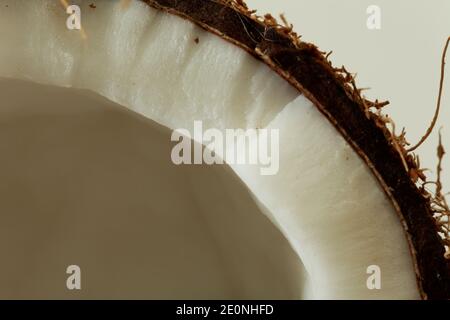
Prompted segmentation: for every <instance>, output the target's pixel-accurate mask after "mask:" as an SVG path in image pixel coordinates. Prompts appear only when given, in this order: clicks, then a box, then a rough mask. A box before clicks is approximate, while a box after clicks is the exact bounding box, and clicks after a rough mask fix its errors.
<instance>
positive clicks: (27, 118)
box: [0, 0, 450, 299]
mask: <svg viewBox="0 0 450 320" xmlns="http://www.w3.org/2000/svg"><path fill="white" fill-rule="evenodd" d="M73 4H77V5H79V6H80V8H81V12H82V30H80V31H73V30H69V29H67V28H66V20H67V17H68V15H67V14H66V10H65V8H64V6H62V5H61V2H60V1H52V0H39V1H25V0H14V1H12V0H10V1H8V0H1V1H0V7H1V9H0V42H1V43H2V47H1V49H0V77H2V80H1V81H0V97H1V99H2V101H3V103H2V105H3V106H2V109H1V110H0V112H1V120H0V121H1V125H0V130H1V132H2V133H3V134H2V135H1V136H2V140H0V141H1V143H0V147H1V148H2V151H1V153H2V159H1V160H0V175H1V180H2V181H6V183H4V184H3V186H2V188H0V197H1V198H2V199H4V200H2V201H1V204H0V208H1V209H0V212H1V214H0V219H1V223H0V225H1V228H2V232H1V234H2V237H3V239H4V240H3V241H1V242H0V243H2V245H1V246H2V249H1V251H2V252H3V258H4V260H5V263H2V265H1V267H0V268H2V272H1V273H0V277H1V278H2V280H1V281H2V286H0V296H2V297H7V298H10V297H41V298H42V297H44V298H45V297H64V298H66V297H72V296H76V297H84V298H110V297H113V298H130V297H140V298H224V299H227V298H247V299H251V298H295V299H302V298H304V299H374V298H377V299H418V298H431V299H444V298H445V299H447V298H449V297H450V266H449V262H448V261H447V260H445V259H444V252H445V249H444V245H443V242H442V240H441V238H440V237H439V235H438V228H437V226H436V223H435V220H434V218H433V210H432V207H431V204H430V198H429V196H428V195H427V194H425V193H424V191H423V190H421V189H420V188H418V187H417V186H416V184H415V182H414V181H413V179H412V178H411V172H412V171H413V170H417V169H418V168H417V167H416V166H415V163H414V161H413V159H412V158H411V157H407V156H405V155H407V154H405V153H404V152H403V151H404V150H403V149H402V148H399V146H398V144H397V143H396V140H394V139H392V134H391V133H390V132H389V131H388V130H387V128H386V124H385V122H384V121H383V118H382V117H381V116H380V115H378V114H377V113H375V112H373V110H372V109H375V108H377V107H380V104H378V103H372V104H371V103H369V102H367V101H366V100H364V99H363V98H361V96H360V95H359V94H358V91H357V90H356V88H352V87H351V86H350V85H349V83H351V81H352V79H351V78H349V74H347V73H346V72H345V70H336V69H334V68H333V67H332V66H331V64H330V63H329V62H328V60H327V58H326V57H325V56H324V54H323V53H321V52H320V51H319V50H318V49H317V48H316V47H315V46H314V45H311V44H308V43H304V42H301V41H299V40H298V38H297V37H296V34H295V33H293V32H292V30H291V29H290V28H287V27H282V26H280V25H278V24H277V23H276V22H275V21H274V20H273V18H271V17H270V16H266V18H265V19H262V18H258V17H257V16H255V15H254V14H253V13H252V12H250V11H249V10H248V9H247V8H246V6H245V5H244V4H243V3H242V2H241V1H221V0H215V1H212V0H146V1H106V0H105V1H73ZM91 4H92V5H91ZM119 105H120V106H123V107H126V108H127V109H129V110H131V111H133V113H131V112H129V111H125V110H126V109H125V108H121V107H119ZM136 113H137V114H139V115H141V116H143V117H141V116H137V115H136ZM144 118H146V119H144ZM150 120H151V121H150ZM198 120H201V121H202V123H203V126H204V128H205V129H207V128H216V129H219V130H225V129H227V128H242V129H249V128H258V129H263V128H267V129H277V130H279V146H280V150H279V151H280V154H279V156H280V157H279V171H278V173H277V174H275V175H267V176H264V175H261V174H260V169H261V166H258V165H243V164H233V163H230V164H228V165H223V166H206V165H205V166H176V165H175V164H173V163H172V162H171V160H170V149H171V147H172V146H173V144H172V142H171V141H170V132H171V130H174V129H179V128H186V129H189V130H191V131H193V126H194V122H195V121H198ZM250 147H251V144H247V145H246V147H245V148H246V149H244V150H239V151H240V152H243V153H245V152H248V151H249V150H248V148H250ZM400 147H401V146H400ZM405 164H406V166H405ZM70 264H79V265H80V267H81V268H82V270H83V274H85V278H83V279H84V280H83V281H84V282H83V283H85V286H83V289H82V290H80V291H79V292H77V293H76V294H74V293H73V292H70V291H67V289H66V288H65V278H66V276H67V275H66V274H65V273H64V271H65V267H66V266H67V265H70ZM30 265H31V266H33V269H34V271H35V272H33V270H32V271H31V272H30V273H29V274H28V275H27V276H24V275H23V273H24V272H25V271H24V270H25V269H26V270H28V268H29V266H30ZM373 266H377V267H379V269H380V270H381V288H376V289H373V288H370V286H368V283H367V282H368V278H369V277H370V273H368V270H371V267H373ZM27 273H28V271H27ZM111 279H114V280H111Z"/></svg>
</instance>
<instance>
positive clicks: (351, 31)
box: [247, 0, 450, 191]
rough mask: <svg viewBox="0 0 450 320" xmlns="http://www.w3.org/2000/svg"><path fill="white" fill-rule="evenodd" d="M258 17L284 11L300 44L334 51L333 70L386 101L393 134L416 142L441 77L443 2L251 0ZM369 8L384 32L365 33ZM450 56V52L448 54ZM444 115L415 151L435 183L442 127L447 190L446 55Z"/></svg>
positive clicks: (447, 29) (449, 116) (448, 27)
mask: <svg viewBox="0 0 450 320" xmlns="http://www.w3.org/2000/svg"><path fill="white" fill-rule="evenodd" d="M247 3H248V4H249V6H250V7H251V8H252V9H253V8H254V9H258V12H259V13H261V14H262V13H266V12H271V13H272V14H274V15H275V14H279V13H284V14H285V15H286V17H287V19H288V20H289V21H290V22H291V23H293V24H294V27H295V30H296V31H297V32H298V33H299V34H301V35H302V39H303V40H305V41H308V42H313V43H315V44H316V45H318V46H319V47H320V48H321V49H322V50H323V51H327V52H328V51H330V50H333V54H332V56H331V60H332V61H333V64H334V65H335V66H341V65H345V66H346V67H347V69H348V70H349V71H351V72H356V73H357V74H358V76H357V83H358V85H359V87H361V88H366V87H370V88H371V89H370V90H369V91H366V92H365V95H366V96H367V97H369V98H380V99H381V100H389V101H390V102H391V105H390V106H389V107H387V108H386V109H385V112H386V113H387V114H389V115H390V116H391V117H392V118H393V119H394V120H395V122H396V125H397V127H398V130H399V131H400V130H401V128H402V127H406V129H407V138H408V140H409V141H410V142H412V143H413V144H415V143H416V142H417V141H418V140H419V139H420V138H421V137H422V136H423V135H424V133H425V132H426V130H427V128H428V125H429V123H430V122H431V119H432V117H433V114H434V110H435V106H436V100H437V92H438V83H439V77H440V63H441V55H442V50H443V46H444V43H445V40H446V38H447V37H448V36H450V1H448V0H431V1H419V0H395V1H392V0H377V1H374V0H371V1H367V0H340V1H336V0H314V1H309V0H276V1H275V0H270V1H263V0H248V1H247ZM370 5H378V6H379V7H380V8H381V29H380V30H369V29H368V28H367V27H366V21H367V18H368V14H367V13H366V9H367V7H368V6H370ZM449 54H450V52H449ZM447 61H448V64H447V75H446V76H447V79H448V81H446V83H445V88H444V89H445V90H444V95H443V100H442V106H441V108H442V113H441V116H440V119H439V122H438V124H437V127H436V129H435V131H434V132H433V135H432V136H431V137H430V138H429V139H428V140H427V141H426V143H424V144H423V145H422V146H421V147H420V149H418V153H419V155H420V159H421V163H422V166H423V167H426V168H431V169H432V171H433V172H432V173H431V172H429V173H428V176H429V177H430V178H434V177H435V167H436V164H437V158H436V146H437V141H438V135H437V131H438V130H437V129H438V128H439V127H441V126H442V127H443V129H442V134H443V139H444V145H445V146H446V149H447V150H448V154H447V156H446V158H445V159H444V164H443V165H444V171H443V182H444V186H445V190H446V191H450V66H449V64H450V56H448V57H447Z"/></svg>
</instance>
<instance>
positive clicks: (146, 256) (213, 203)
mask: <svg viewBox="0 0 450 320" xmlns="http://www.w3.org/2000/svg"><path fill="white" fill-rule="evenodd" d="M0 97H1V101H2V107H1V108H0V155H1V158H0V181H2V183H1V184H0V199H1V201H0V252H1V253H2V257H1V258H2V259H1V260H2V263H1V264H0V283H1V284H2V285H1V286H0V298H63V299H66V298H106V299H108V298H125V299H128V298H144V299H152V298H157V299H172V298H184V299H197V298H201V299H228V298H234V299H257V298H261V299H262V298H269V299H282V298H283V299H289V298H302V297H305V296H304V295H305V292H304V290H305V283H306V273H305V271H304V268H303V266H302V263H301V261H300V260H299V258H298V257H297V255H296V254H295V253H294V251H293V250H292V249H291V247H290V245H289V244H288V242H287V240H286V239H285V238H284V237H283V236H282V235H281V233H280V232H279V231H278V229H277V228H276V227H275V226H274V225H273V224H272V223H271V222H270V221H269V220H268V219H267V217H266V216H265V215H264V214H263V213H262V212H261V210H260V209H259V208H258V205H257V204H256V203H255V201H254V200H253V198H252V197H251V195H250V193H249V191H248V190H247V188H246V187H245V186H244V185H243V184H242V182H241V181H240V179H239V178H238V177H237V176H236V175H235V174H234V173H233V172H232V170H231V169H230V168H229V167H227V166H224V165H222V166H219V165H217V166H206V165H204V166H203V165H202V166H199V165H190V166H189V165H188V166H176V165H174V164H173V163H172V161H171V158H170V154H171V148H172V145H173V143H172V142H171V141H170V134H171V132H170V130H169V129H167V128H164V127H162V126H160V125H158V124H156V123H155V122H153V121H150V120H148V119H145V118H144V117H142V116H139V115H137V114H135V113H133V112H131V111H128V110H126V109H125V108H123V107H121V106H119V105H116V104H114V103H112V102H110V101H109V100H107V99H105V98H103V97H101V96H99V95H97V94H93V93H91V92H88V91H84V90H75V89H64V88H56V87H51V86H44V85H38V84H33V83H30V82H25V81H17V80H9V79H2V80H1V81H0ZM69 265H78V266H80V268H81V290H72V291H70V290H68V289H67V287H66V280H67V278H68V277H69V275H68V274H66V268H67V267H68V266H69Z"/></svg>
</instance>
